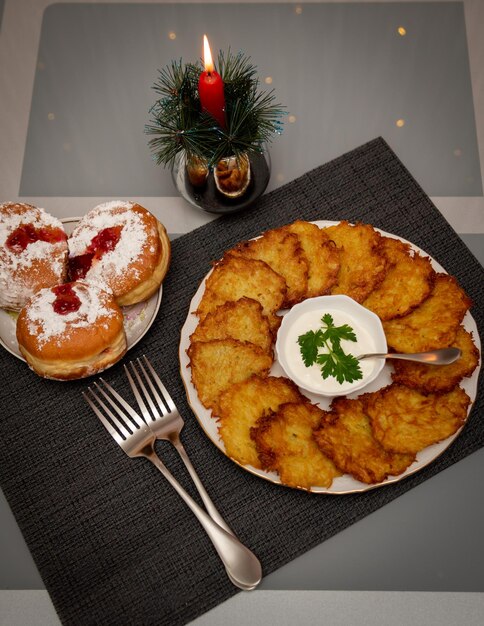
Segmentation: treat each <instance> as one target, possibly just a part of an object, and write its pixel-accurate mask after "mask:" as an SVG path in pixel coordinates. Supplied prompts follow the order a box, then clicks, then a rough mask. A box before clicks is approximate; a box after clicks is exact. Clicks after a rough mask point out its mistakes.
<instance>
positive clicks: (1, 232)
mask: <svg viewBox="0 0 484 626" xmlns="http://www.w3.org/2000/svg"><path fill="white" fill-rule="evenodd" d="M66 240H67V236H66V234H65V232H64V228H63V226H62V222H60V221H59V220H58V219H56V218H55V217H52V216H51V215H49V214H48V213H46V211H44V209H39V208H37V207H34V206H32V205H30V204H21V203H16V202H6V203H5V204H1V205H0V308H3V309H11V310H13V311H19V310H20V309H21V308H22V307H23V306H24V305H25V304H26V302H27V301H28V299H29V298H30V297H31V296H32V295H33V294H34V293H35V292H36V291H38V290H39V289H42V288H43V287H50V286H52V285H56V284H58V283H61V282H63V281H64V280H65V279H66V274H67V241H66Z"/></svg>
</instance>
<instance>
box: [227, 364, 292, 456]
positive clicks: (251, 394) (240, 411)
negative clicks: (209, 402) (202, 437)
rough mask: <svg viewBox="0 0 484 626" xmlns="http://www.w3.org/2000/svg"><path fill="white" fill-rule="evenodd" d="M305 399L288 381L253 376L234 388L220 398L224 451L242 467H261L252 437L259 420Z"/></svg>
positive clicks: (232, 386)
mask: <svg viewBox="0 0 484 626" xmlns="http://www.w3.org/2000/svg"><path fill="white" fill-rule="evenodd" d="M302 401H304V397H303V396H302V395H301V394H300V393H299V390H298V388H297V387H296V385H295V384H294V383H293V382H292V381H290V380H289V379H287V378H282V377H281V378H276V377H273V376H269V377H268V378H262V377H260V376H252V377H251V378H249V379H248V380H246V381H244V382H241V383H236V384H234V385H231V386H230V387H229V388H228V389H227V390H226V391H224V392H223V393H222V395H221V396H220V398H219V413H218V415H219V418H220V426H219V432H220V436H221V437H222V440H223V442H224V444H225V450H226V452H227V454H228V456H230V457H231V458H232V459H234V460H235V461H237V462H238V463H241V464H242V465H252V466H253V467H257V468H261V462H260V461H259V456H258V454H257V449H256V447H255V441H254V440H253V439H252V438H251V436H250V429H251V428H252V427H253V426H255V425H256V422H257V420H258V419H259V418H260V417H261V416H262V415H264V414H265V413H268V412H269V411H276V410H277V409H278V408H279V406H280V405H281V404H284V403H285V402H302Z"/></svg>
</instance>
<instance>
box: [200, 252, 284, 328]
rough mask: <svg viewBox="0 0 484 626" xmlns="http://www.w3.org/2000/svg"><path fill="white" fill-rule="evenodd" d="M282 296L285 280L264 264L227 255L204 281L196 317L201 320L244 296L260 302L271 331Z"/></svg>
mask: <svg viewBox="0 0 484 626" xmlns="http://www.w3.org/2000/svg"><path fill="white" fill-rule="evenodd" d="M285 294H286V281H285V280H284V278H282V276H280V275H279V274H277V273H276V272H274V270H272V269H271V268H270V267H269V266H268V265H267V263H265V262H264V261H258V260H254V259H246V258H243V257H236V256H233V255H231V254H226V255H225V256H224V257H223V259H222V260H221V261H219V262H218V263H216V264H215V266H214V269H213V271H212V273H211V274H210V275H209V276H208V278H207V280H206V281H205V293H204V294H203V297H202V300H201V302H200V304H199V305H198V310H197V312H196V314H197V315H198V316H199V317H200V319H204V318H205V316H206V315H207V314H208V313H210V312H212V311H214V310H215V309H216V308H217V307H218V306H220V305H221V304H225V303H226V302H233V301H235V300H239V299H240V298H243V297H244V296H245V297H247V298H251V299H253V300H257V301H258V302H260V303H261V305H262V310H263V313H264V315H266V316H267V318H268V320H269V323H270V325H271V330H272V331H274V330H277V328H278V327H279V325H280V322H281V318H279V317H278V316H277V315H275V313H276V311H278V310H279V309H280V308H281V306H282V303H283V301H284V298H285Z"/></svg>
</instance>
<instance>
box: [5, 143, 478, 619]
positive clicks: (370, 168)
mask: <svg viewBox="0 0 484 626" xmlns="http://www.w3.org/2000/svg"><path fill="white" fill-rule="evenodd" d="M296 218H302V219H307V220H314V219H329V220H340V219H349V220H351V221H363V222H368V223H371V224H373V225H375V226H377V227H380V228H382V229H384V230H386V231H388V232H391V233H395V234H398V235H400V236H402V237H404V238H406V239H409V240H410V241H413V242H414V243H415V244H417V245H418V246H420V247H421V248H423V249H424V250H426V251H427V252H428V253H429V254H431V255H432V256H433V257H435V258H436V259H438V260H439V261H440V263H441V264H442V265H443V266H444V267H445V269H446V270H447V271H448V272H449V273H452V274H454V275H455V276H456V277H457V278H458V280H459V281H460V283H461V284H462V286H463V287H464V288H465V290H466V291H467V293H468V294H469V295H470V296H471V297H472V298H473V300H474V303H475V305H474V308H473V311H472V313H473V316H474V318H475V320H476V322H477V325H478V328H479V332H480V335H481V337H482V336H484V332H483V330H484V281H483V274H484V272H483V269H482V267H481V266H480V264H479V263H478V262H477V260H476V259H475V258H474V257H473V256H472V255H471V253H470V252H469V251H468V250H467V248H466V247H465V246H464V245H463V243H462V242H461V240H460V239H459V237H458V236H457V235H456V234H455V232H454V231H453V230H452V229H451V228H450V226H449V225H448V224H447V223H446V222H445V220H444V219H443V218H442V216H441V215H440V213H439V212H438V211H437V209H436V208H435V207H434V206H433V204H432V203H431V202H430V200H429V198H428V197H427V196H426V195H425V193H424V192H423V191H422V189H421V188H420V187H419V186H418V184H417V183H416V182H415V180H414V179H413V178H412V177H411V175H410V174H409V173H408V172H407V170H406V169H405V167H404V166H403V165H402V164H401V163H400V161H399V160H398V159H397V157H396V156H395V155H394V153H393V152H392V151H391V149H390V148H389V147H388V145H387V144H386V143H385V142H384V141H383V140H382V139H376V140H374V141H372V142H370V143H368V144H365V145H364V146H362V147H360V148H358V149H356V150H354V151H352V152H350V153H348V154H346V155H344V156H342V157H340V158H338V159H336V160H334V161H332V162H330V163H328V164H326V165H323V166H321V167H319V168H316V169H315V170H313V171H311V172H309V173H307V174H305V175H304V176H301V177H300V178H298V179H297V180H295V181H293V182H291V183H289V184H287V185H285V186H284V187H282V188H280V189H278V190H276V191H274V192H272V193H270V194H268V195H266V196H264V197H263V198H261V199H260V201H259V202H258V204H257V205H256V206H254V208H253V210H251V211H250V212H246V213H243V214H240V215H234V216H230V217H227V218H221V219H219V220H216V221H214V222H211V223H210V224H207V225H206V226H203V227H201V228H199V229H197V230H196V231H193V232H192V233H189V234H187V235H185V236H183V237H181V238H179V239H177V240H176V241H174V243H173V259H172V265H171V269H170V272H169V274H168V277H167V279H166V282H165V285H164V293H163V300H162V304H161V308H160V312H159V315H158V317H157V319H156V321H155V323H154V325H153V327H152V328H151V330H150V332H149V333H148V335H147V336H146V337H145V338H144V340H143V341H142V342H141V343H140V344H138V345H137V346H136V347H135V348H134V349H133V351H132V352H131V353H130V356H133V357H136V356H140V355H141V354H143V353H146V354H147V355H148V356H149V357H150V358H151V360H152V361H153V362H154V364H155V365H156V368H157V370H158V371H159V373H160V374H161V376H162V378H163V379H164V380H165V382H166V385H167V387H168V389H169V390H170V392H171V393H172V395H173V397H174V398H175V401H176V403H177V404H178V406H179V408H180V410H181V412H182V414H183V415H184V416H185V419H186V427H185V430H184V436H183V439H184V441H185V444H186V448H187V451H188V454H189V456H190V457H191V459H192V461H193V464H194V465H195V467H196V469H197V471H198V472H199V474H200V476H201V478H202V480H203V482H204V483H205V486H206V488H207V490H208V491H209V493H210V494H211V495H212V497H213V500H214V501H215V503H216V505H217V506H218V508H219V509H220V511H221V513H222V514H223V516H224V517H225V518H226V519H227V521H228V522H229V524H230V525H231V526H232V528H233V529H234V530H235V531H236V532H237V534H238V535H239V537H240V538H241V539H242V541H244V542H245V543H246V544H247V545H248V546H249V547H250V548H251V549H253V550H254V552H255V553H256V554H257V555H258V556H259V558H260V559H261V562H262V565H263V569H264V573H265V574H268V573H270V572H272V571H273V570H275V569H277V568H278V567H280V566H281V565H283V564H285V563H287V562H289V561H291V560H292V559H294V558H295V557H296V556H298V555H300V554H302V553H303V552H305V551H307V550H308V549H310V548H312V547H314V546H316V545H317V544H319V543H320V542H322V541H324V540H325V539H328V538H329V537H331V536H332V535H334V534H335V533H337V532H339V531H340V530H342V529H343V528H345V527H347V526H349V525H351V524H352V523H354V522H355V521H357V520H358V519H360V518H362V517H364V516H365V515H368V514H369V513H371V512H372V511H374V510H376V509H377V508H379V507H381V506H383V505H384V504H386V503H388V502H390V501H391V500H393V499H394V498H396V497H397V496H399V495H401V494H403V493H405V492H406V491H407V490H409V489H411V488H412V487H414V486H415V485H417V484H419V483H421V482H422V481H424V480H426V479H428V478H430V477H431V476H433V475H434V474H436V473H438V472H440V471H441V470H442V469H444V468H446V467H448V466H449V465H451V464H453V463H455V462H456V461H458V460H460V459H462V458H463V457H465V456H467V455H468V454H470V453H471V452H473V451H475V450H477V449H479V448H480V447H482V446H483V445H484V420H482V413H483V406H482V404H483V394H482V393H479V394H478V398H477V400H476V402H475V406H474V407H473V410H472V414H471V417H470V419H469V421H468V423H467V425H466V427H465V429H464V431H463V433H462V434H461V435H460V436H459V437H458V438H457V440H456V441H455V443H454V444H453V445H452V446H451V447H450V449H449V450H447V451H446V452H445V453H444V454H443V455H442V456H441V457H440V458H439V459H437V460H436V461H435V462H434V463H433V464H431V465H430V466H429V467H427V468H425V469H424V470H423V471H421V472H420V473H419V474H417V475H415V476H412V477H409V478H407V479H406V480H403V481H402V482H400V483H397V484H396V485H393V486H389V487H385V488H381V489H376V490H374V491H369V492H367V493H363V494H356V495H349V496H340V497H338V496H337V497H333V496H331V497H328V496H315V495H311V494H307V493H304V492H301V491H296V490H291V489H287V488H284V487H279V486H276V485H272V484H270V483H267V482H266V481H263V480H261V479H259V478H256V477H255V476H252V475H251V474H249V473H247V472H244V471H242V470H241V469H240V468H238V466H236V465H235V464H234V463H232V462H231V461H229V460H228V459H227V458H226V457H225V456H224V455H223V454H221V453H220V452H219V451H218V450H217V449H216V448H215V447H214V446H213V444H212V443H211V442H210V441H209V440H208V439H207V438H206V437H205V435H204V434H203V432H202V430H201V428H200V427H199V426H198V424H197V422H196V419H195V418H194V416H193V414H192V413H191V411H190V409H189V407H188V405H187V402H186V399H185V394H184V390H183V385H182V382H181V379H180V375H179V372H178V342H179V334H180V329H181V326H182V324H183V322H184V320H185V317H186V315H187V311H188V307H189V302H190V299H191V297H192V296H193V294H194V292H195V290H196V288H197V286H198V284H199V283H200V281H201V280H202V279H203V277H204V276H205V274H206V273H207V271H208V269H209V266H210V261H212V260H214V259H217V258H219V257H220V256H221V255H222V253H223V251H224V250H225V249H226V248H228V247H229V246H232V245H233V244H235V243H236V242H238V241H240V240H241V239H245V238H249V237H252V236H255V235H258V234H259V233H261V232H262V231H263V230H265V229H267V228H269V227H274V226H278V225H282V224H285V223H288V222H290V221H292V220H294V219H296ZM0 366H1V368H2V370H1V371H2V372H3V384H2V386H1V389H0V398H1V403H2V404H1V406H2V414H1V417H0V480H1V485H2V488H3V490H4V492H5V495H6V497H7V499H8V501H9V503H10V506H11V508H12V510H13V512H14V514H15V516H16V518H17V521H18V523H19V525H20V528H21V530H22V532H23V534H24V536H25V539H26V541H27V543H28V546H29V548H30V550H31V553H32V555H33V557H34V559H35V562H36V564H37V566H38V568H39V570H40V573H41V575H42V577H43V580H44V582H45V585H46V588H47V590H48V591H49V593H50V595H51V598H52V600H53V603H54V605H55V607H56V609H57V611H58V613H59V616H60V618H61V620H62V621H63V622H64V623H66V624H79V625H82V626H86V625H88V624H103V625H106V624H164V625H169V626H176V625H177V624H184V623H186V622H188V621H190V620H192V619H194V618H196V617H197V616H198V615H200V614H202V613H204V612H205V611H207V610H209V609H210V608H212V607H214V606H216V605H217V604H219V603H220V602H222V601H224V600H225V599H227V598H228V597H230V596H231V595H233V594H234V593H235V592H236V590H235V588H234V587H233V586H232V585H231V584H230V583H229V582H228V581H227V579H226V577H225V573H224V570H223V567H222V566H221V564H220V563H219V561H218V558H217V556H216V555H215V553H214V550H213V548H212V546H211V544H210V543H209V541H208V540H207V539H206V537H205V536H204V534H203V532H202V531H201V529H200V527H199V526H198V523H197V522H196V520H195V518H194V517H193V516H192V515H191V514H190V513H189V511H188V509H187V508H186V507H185V505H184V504H183V503H182V502H181V501H180V500H179V498H178V497H177V496H176V495H175V494H174V492H173V491H172V490H171V488H170V487H169V486H168V484H167V483H166V482H165V481H164V480H163V479H162V477H161V476H160V475H159V473H158V472H157V471H156V470H155V469H154V468H153V467H152V466H151V465H150V464H149V463H148V462H147V461H144V460H135V461H132V460H130V459H128V457H126V456H125V455H124V453H123V452H122V451H121V450H120V449H118V448H117V446H116V445H115V444H114V443H113V441H112V440H111V439H110V437H109V435H107V434H106V432H104V430H103V428H102V427H101V426H100V425H99V423H98V422H97V418H95V417H94V415H93V414H92V413H91V411H90V410H89V409H88V408H87V407H86V406H85V404H84V402H83V400H82V398H81V395H80V391H81V390H82V389H84V388H85V387H86V385H87V383H86V381H78V382H73V383H56V382H52V381H44V380H41V379H39V378H37V377H36V376H35V375H33V374H32V373H31V372H30V371H29V370H28V369H27V368H26V366H25V364H24V363H21V362H20V361H18V360H17V359H15V358H14V357H12V356H11V355H9V354H8V353H6V352H5V351H3V350H2V351H1V353H0ZM105 377H106V378H107V380H108V381H109V382H111V383H112V384H113V385H114V386H115V387H116V388H117V389H119V390H120V391H121V392H124V393H126V394H128V389H127V385H126V382H125V380H124V375H123V374H122V369H121V368H120V366H119V365H118V366H116V367H114V368H112V369H110V370H109V371H108V372H106V374H105ZM160 451H161V452H162V454H163V456H164V459H165V461H166V463H167V465H168V466H169V467H170V468H171V469H172V471H173V473H174V474H175V475H176V476H177V477H178V478H179V479H180V480H181V482H182V483H183V484H184V485H185V486H186V487H187V489H188V490H189V491H190V492H191V493H192V494H193V495H194V496H195V497H196V494H195V492H194V490H193V488H192V486H191V484H190V481H189V480H188V479H187V476H186V472H185V470H184V467H183V465H182V463H181V461H180V460H179V459H178V458H177V456H176V454H175V453H174V452H173V451H172V450H171V449H170V448H169V447H168V444H166V445H163V444H161V445H160ZM323 520H324V521H323Z"/></svg>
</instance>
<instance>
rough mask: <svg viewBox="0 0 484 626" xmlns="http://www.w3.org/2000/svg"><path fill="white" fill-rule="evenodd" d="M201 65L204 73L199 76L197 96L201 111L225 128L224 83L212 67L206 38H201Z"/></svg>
mask: <svg viewBox="0 0 484 626" xmlns="http://www.w3.org/2000/svg"><path fill="white" fill-rule="evenodd" d="M203 49H204V53H203V63H204V66H205V71H204V72H202V73H201V74H200V80H199V81H198V94H199V96H200V103H201V105H202V109H203V110H204V111H206V112H207V113H210V115H211V116H212V117H213V118H215V119H216V120H217V122H218V123H219V126H221V127H222V128H225V97H224V83H223V80H222V78H221V76H220V74H218V73H217V72H216V71H215V69H214V65H213V61H212V53H211V52H210V46H209V44H208V39H207V36H206V35H204V36H203Z"/></svg>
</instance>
